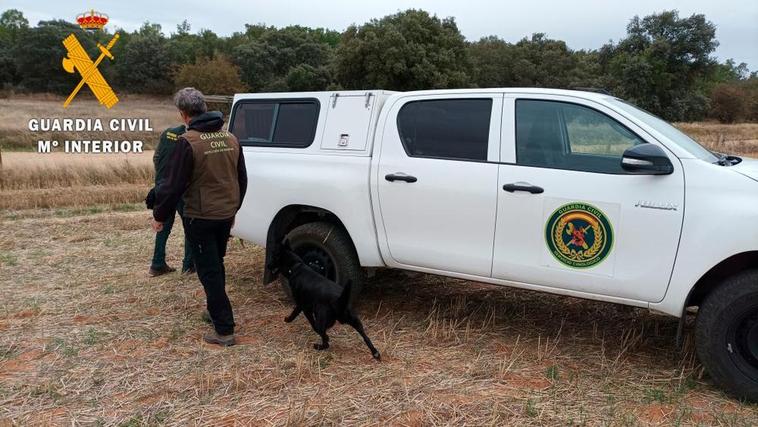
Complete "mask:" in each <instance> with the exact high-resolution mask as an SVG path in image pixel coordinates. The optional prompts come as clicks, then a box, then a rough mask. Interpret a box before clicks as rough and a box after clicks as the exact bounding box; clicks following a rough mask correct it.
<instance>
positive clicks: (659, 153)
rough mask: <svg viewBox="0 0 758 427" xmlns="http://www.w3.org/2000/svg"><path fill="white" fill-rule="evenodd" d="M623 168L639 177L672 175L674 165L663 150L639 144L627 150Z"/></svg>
mask: <svg viewBox="0 0 758 427" xmlns="http://www.w3.org/2000/svg"><path fill="white" fill-rule="evenodd" d="M621 167H622V168H623V169H624V170H625V171H627V172H630V173H633V174H637V175H670V174H672V173H674V165H673V164H672V163H671V160H669V158H668V156H666V153H665V152H664V151H663V149H662V148H661V147H659V146H657V145H655V144H649V143H646V144H639V145H635V146H634V147H630V148H627V149H626V151H624V155H623V156H622V157H621Z"/></svg>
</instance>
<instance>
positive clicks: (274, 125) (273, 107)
mask: <svg viewBox="0 0 758 427" xmlns="http://www.w3.org/2000/svg"><path fill="white" fill-rule="evenodd" d="M318 114H319V104H318V102H317V101H316V100H255V101H240V102H238V103H237V105H235V107H234V112H233V113H232V124H231V130H232V133H233V134H234V136H236V137H237V139H238V140H239V142H240V144H242V145H249V146H272V147H295V148H305V147H308V146H309V145H311V144H312V143H313V140H314V137H315V135H316V125H317V123H318Z"/></svg>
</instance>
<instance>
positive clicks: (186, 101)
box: [174, 87, 208, 117]
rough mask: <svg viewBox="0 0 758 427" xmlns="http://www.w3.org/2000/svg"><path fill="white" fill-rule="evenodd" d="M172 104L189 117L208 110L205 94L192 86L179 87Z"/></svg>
mask: <svg viewBox="0 0 758 427" xmlns="http://www.w3.org/2000/svg"><path fill="white" fill-rule="evenodd" d="M174 105H176V108H178V109H179V111H181V112H182V113H184V114H186V115H188V116H190V117H196V116H199V115H201V114H203V113H205V112H206V111H208V106H207V105H206V104H205V96H204V95H203V93H202V92H200V91H199V90H197V89H195V88H194V87H185V88H184V89H179V91H178V92H176V95H174Z"/></svg>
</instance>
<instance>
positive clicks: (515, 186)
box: [503, 182, 545, 194]
mask: <svg viewBox="0 0 758 427" xmlns="http://www.w3.org/2000/svg"><path fill="white" fill-rule="evenodd" d="M503 190H505V191H507V192H509V193H513V192H516V191H526V192H529V193H532V194H541V193H544V192H545V189H544V188H542V187H538V186H536V185H532V184H529V183H527V182H513V183H510V184H505V185H504V186H503Z"/></svg>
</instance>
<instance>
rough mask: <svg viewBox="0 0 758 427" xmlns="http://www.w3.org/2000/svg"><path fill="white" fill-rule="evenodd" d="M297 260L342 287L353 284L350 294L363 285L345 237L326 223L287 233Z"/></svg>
mask: <svg viewBox="0 0 758 427" xmlns="http://www.w3.org/2000/svg"><path fill="white" fill-rule="evenodd" d="M287 238H288V239H289V241H290V246H291V247H292V250H293V251H295V253H296V254H298V255H299V256H300V258H302V259H303V261H305V263H306V264H308V266H309V267H311V268H312V269H313V270H315V271H317V272H318V273H320V274H321V275H322V276H324V277H326V278H328V279H329V280H332V281H334V282H336V283H338V284H339V285H340V286H344V285H345V283H346V282H347V281H348V280H352V282H353V294H354V295H355V294H357V293H358V291H359V290H360V289H361V286H362V285H363V270H362V269H361V265H360V263H359V262H358V254H357V253H356V252H355V248H354V247H353V243H352V242H351V240H350V237H349V236H348V234H347V233H346V232H345V231H344V230H343V229H342V228H341V227H339V226H337V225H334V224H330V223H328V222H311V223H308V224H303V225H301V226H299V227H297V228H295V229H293V230H292V231H290V232H289V234H287Z"/></svg>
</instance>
